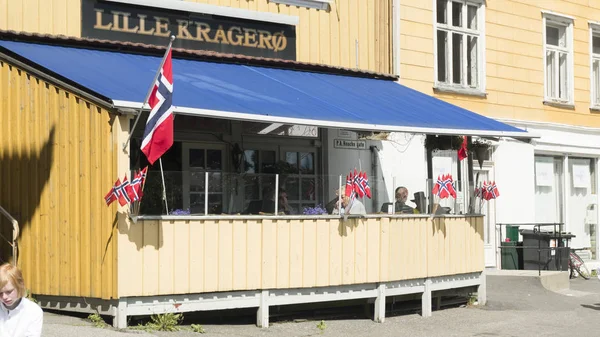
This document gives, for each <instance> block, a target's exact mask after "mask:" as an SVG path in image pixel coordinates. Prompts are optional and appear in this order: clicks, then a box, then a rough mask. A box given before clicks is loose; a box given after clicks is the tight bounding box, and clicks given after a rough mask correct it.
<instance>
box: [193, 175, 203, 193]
mask: <svg viewBox="0 0 600 337" xmlns="http://www.w3.org/2000/svg"><path fill="white" fill-rule="evenodd" d="M204 181H205V176H204V172H190V192H204Z"/></svg>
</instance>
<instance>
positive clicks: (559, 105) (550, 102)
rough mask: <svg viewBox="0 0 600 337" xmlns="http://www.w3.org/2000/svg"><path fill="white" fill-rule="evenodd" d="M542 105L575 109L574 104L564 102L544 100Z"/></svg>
mask: <svg viewBox="0 0 600 337" xmlns="http://www.w3.org/2000/svg"><path fill="white" fill-rule="evenodd" d="M544 105H548V106H551V107H555V108H561V109H570V110H575V104H573V103H566V102H555V101H544Z"/></svg>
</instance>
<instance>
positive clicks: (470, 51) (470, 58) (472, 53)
mask: <svg viewBox="0 0 600 337" xmlns="http://www.w3.org/2000/svg"><path fill="white" fill-rule="evenodd" d="M467 81H468V84H469V85H470V86H472V87H476V86H477V38H476V37H474V36H467Z"/></svg>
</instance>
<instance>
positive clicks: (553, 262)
mask: <svg viewBox="0 0 600 337" xmlns="http://www.w3.org/2000/svg"><path fill="white" fill-rule="evenodd" d="M520 232H521V235H522V236H523V246H524V247H526V248H524V249H523V269H526V270H538V269H540V270H562V271H567V270H569V246H568V240H570V239H571V238H574V237H575V235H573V234H560V235H559V233H556V232H550V231H540V232H537V231H533V230H530V229H522V230H521V231H520ZM551 246H552V247H556V249H548V248H549V247H551ZM538 247H539V252H538Z"/></svg>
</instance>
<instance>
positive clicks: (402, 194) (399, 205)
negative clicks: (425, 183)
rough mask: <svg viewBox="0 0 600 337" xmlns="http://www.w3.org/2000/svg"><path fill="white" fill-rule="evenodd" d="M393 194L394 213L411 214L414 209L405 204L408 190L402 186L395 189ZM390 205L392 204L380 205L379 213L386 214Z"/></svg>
mask: <svg viewBox="0 0 600 337" xmlns="http://www.w3.org/2000/svg"><path fill="white" fill-rule="evenodd" d="M394 194H395V197H396V206H395V208H394V213H404V214H413V213H414V208H412V207H410V206H408V205H407V204H406V201H407V200H408V188H406V187H404V186H400V187H398V188H396V191H394ZM391 204H392V203H391V202H386V203H384V204H383V205H381V210H380V212H382V213H387V212H388V206H389V205H391Z"/></svg>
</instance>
